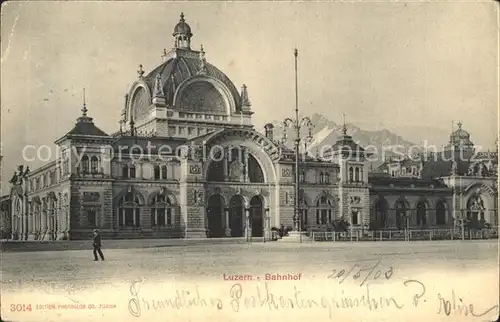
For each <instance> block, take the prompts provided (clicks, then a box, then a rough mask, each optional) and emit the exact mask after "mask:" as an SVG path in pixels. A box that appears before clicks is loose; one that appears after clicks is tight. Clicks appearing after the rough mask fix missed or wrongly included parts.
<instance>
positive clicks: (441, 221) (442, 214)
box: [436, 200, 446, 225]
mask: <svg viewBox="0 0 500 322" xmlns="http://www.w3.org/2000/svg"><path fill="white" fill-rule="evenodd" d="M436 225H446V208H445V206H444V203H443V202H442V201H441V200H440V201H438V203H437V205H436Z"/></svg>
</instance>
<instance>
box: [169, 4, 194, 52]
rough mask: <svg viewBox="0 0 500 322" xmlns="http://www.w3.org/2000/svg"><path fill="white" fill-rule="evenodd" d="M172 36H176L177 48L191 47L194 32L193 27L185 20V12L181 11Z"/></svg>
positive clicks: (175, 43) (175, 44)
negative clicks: (192, 31)
mask: <svg viewBox="0 0 500 322" xmlns="http://www.w3.org/2000/svg"><path fill="white" fill-rule="evenodd" d="M172 36H174V41H175V42H174V46H175V48H181V49H191V37H192V36H193V34H192V33H191V27H190V26H189V25H188V24H187V22H186V20H184V13H183V12H181V19H180V20H179V23H177V25H175V27H174V33H173V34H172Z"/></svg>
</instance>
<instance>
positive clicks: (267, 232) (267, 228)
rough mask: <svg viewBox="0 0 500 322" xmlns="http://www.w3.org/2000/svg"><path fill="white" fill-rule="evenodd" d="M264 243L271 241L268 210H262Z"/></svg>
mask: <svg viewBox="0 0 500 322" xmlns="http://www.w3.org/2000/svg"><path fill="white" fill-rule="evenodd" d="M263 219H264V234H263V235H264V241H266V240H270V239H271V235H270V232H271V227H270V218H269V208H265V209H264V218H263Z"/></svg>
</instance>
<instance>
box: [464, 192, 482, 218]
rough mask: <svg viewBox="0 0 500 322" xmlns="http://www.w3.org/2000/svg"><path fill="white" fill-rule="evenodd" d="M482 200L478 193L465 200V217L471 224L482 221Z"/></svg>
mask: <svg viewBox="0 0 500 322" xmlns="http://www.w3.org/2000/svg"><path fill="white" fill-rule="evenodd" d="M484 210H485V207H484V201H483V199H482V198H481V196H480V195H479V194H474V195H473V196H471V197H470V199H469V201H468V202H467V219H468V220H469V221H470V222H472V223H473V224H478V223H484V222H485V218H484Z"/></svg>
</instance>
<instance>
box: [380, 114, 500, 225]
mask: <svg viewBox="0 0 500 322" xmlns="http://www.w3.org/2000/svg"><path fill="white" fill-rule="evenodd" d="M497 149H498V147H497ZM497 180H498V152H497V151H495V152H479V151H476V150H475V148H474V144H473V143H472V141H471V139H470V134H469V133H468V132H467V131H465V130H464V129H463V128H462V124H461V123H458V129H456V130H455V131H453V133H451V135H450V140H449V144H448V145H447V146H445V148H444V150H443V151H441V152H437V153H427V154H425V153H422V154H419V155H416V156H405V157H402V158H397V159H394V158H392V159H389V160H386V162H385V163H383V164H382V165H381V166H380V167H378V168H377V169H376V170H375V173H373V174H372V175H371V176H370V184H371V186H372V187H371V199H372V206H371V212H372V214H373V217H374V218H375V219H374V222H375V227H379V226H380V227H385V228H390V227H391V228H401V227H404V226H405V225H406V226H410V227H414V228H426V227H448V226H456V225H459V224H461V222H460V220H461V218H464V219H466V220H469V221H472V222H477V223H483V224H484V223H488V224H491V225H493V226H497V225H498V190H497V189H498V187H497ZM406 221H407V222H406Z"/></svg>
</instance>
